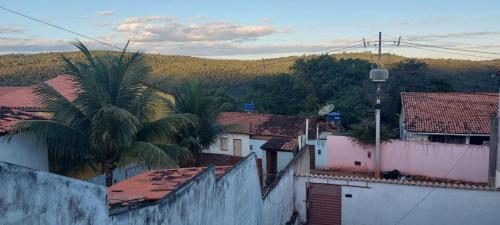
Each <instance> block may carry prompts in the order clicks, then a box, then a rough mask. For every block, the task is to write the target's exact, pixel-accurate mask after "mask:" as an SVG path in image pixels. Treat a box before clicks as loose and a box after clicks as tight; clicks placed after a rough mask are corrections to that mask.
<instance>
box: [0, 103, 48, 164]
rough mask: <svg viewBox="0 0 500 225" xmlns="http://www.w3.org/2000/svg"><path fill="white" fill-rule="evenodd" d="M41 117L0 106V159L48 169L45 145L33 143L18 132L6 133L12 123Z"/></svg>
mask: <svg viewBox="0 0 500 225" xmlns="http://www.w3.org/2000/svg"><path fill="white" fill-rule="evenodd" d="M43 119H45V118H43V117H40V116H38V115H35V114H34V113H30V112H24V111H21V110H18V109H10V108H0V161H3V162H8V163H12V164H17V165H21V166H25V167H29V168H32V169H36V170H43V171H48V170H49V161H48V152H47V147H46V146H45V145H43V144H40V143H34V142H33V141H31V140H29V139H27V138H26V137H24V136H22V135H19V134H16V135H13V136H10V135H8V133H9V131H10V130H11V129H12V128H13V127H14V125H15V124H17V123H18V122H20V121H24V120H43Z"/></svg>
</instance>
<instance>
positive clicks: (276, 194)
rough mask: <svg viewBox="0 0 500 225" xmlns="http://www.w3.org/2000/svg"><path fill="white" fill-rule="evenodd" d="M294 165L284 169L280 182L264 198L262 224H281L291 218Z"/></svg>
mask: <svg viewBox="0 0 500 225" xmlns="http://www.w3.org/2000/svg"><path fill="white" fill-rule="evenodd" d="M293 175H294V166H293V165H291V166H290V167H287V168H286V169H285V170H284V171H283V175H282V177H281V178H280V180H279V183H277V184H276V186H274V187H273V189H271V190H270V191H269V193H267V194H266V195H265V196H264V198H263V200H264V201H263V207H262V223H260V224H262V225H280V224H285V223H286V222H287V221H289V220H290V217H291V216H292V214H293V211H294V200H293V199H294V192H293V189H292V188H293V185H294V183H293V182H294V179H293Z"/></svg>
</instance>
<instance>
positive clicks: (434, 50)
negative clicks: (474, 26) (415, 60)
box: [402, 45, 497, 59]
mask: <svg viewBox="0 0 500 225" xmlns="http://www.w3.org/2000/svg"><path fill="white" fill-rule="evenodd" d="M402 46H403V47H408V48H416V49H421V50H426V51H433V52H440V53H447V54H455V55H462V56H469V57H480V58H486V59H497V58H495V57H490V56H481V55H471V54H464V53H458V52H450V51H442V50H436V49H432V48H429V47H427V48H423V47H417V46H412V45H402Z"/></svg>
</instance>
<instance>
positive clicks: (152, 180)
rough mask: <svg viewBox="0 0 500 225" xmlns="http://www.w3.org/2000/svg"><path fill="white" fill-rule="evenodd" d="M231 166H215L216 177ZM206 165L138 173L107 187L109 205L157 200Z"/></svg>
mask: <svg viewBox="0 0 500 225" xmlns="http://www.w3.org/2000/svg"><path fill="white" fill-rule="evenodd" d="M230 168H231V166H216V167H215V175H216V176H217V177H219V176H221V175H223V174H224V173H226V172H227V171H228V170H229V169H230ZM205 169H206V167H191V168H177V169H164V170H154V171H149V172H146V173H142V174H139V175H137V176H134V177H132V178H129V179H127V180H124V181H122V182H119V183H116V184H114V185H112V186H111V187H109V188H108V204H109V205H110V207H120V206H128V205H131V204H140V203H148V202H154V201H157V200H159V199H161V198H163V197H164V196H166V195H168V194H169V193H170V192H172V191H174V190H176V189H177V188H179V187H180V186H181V185H182V184H184V183H186V182H187V181H189V180H190V179H192V178H193V177H195V176H196V175H197V174H199V173H200V172H202V171H203V170H205Z"/></svg>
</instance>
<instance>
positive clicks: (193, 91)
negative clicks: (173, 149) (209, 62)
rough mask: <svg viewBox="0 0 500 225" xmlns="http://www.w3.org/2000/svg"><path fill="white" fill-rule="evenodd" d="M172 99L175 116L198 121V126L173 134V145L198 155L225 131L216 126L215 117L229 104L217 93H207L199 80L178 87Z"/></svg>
mask: <svg viewBox="0 0 500 225" xmlns="http://www.w3.org/2000/svg"><path fill="white" fill-rule="evenodd" d="M175 98H176V101H175V106H176V107H175V108H176V112H178V113H188V114H192V115H195V116H196V117H197V119H198V126H188V127H186V128H185V129H183V130H182V131H181V132H179V133H177V135H176V139H177V142H178V143H179V144H180V145H181V146H185V147H187V148H189V149H190V150H191V152H192V153H193V154H199V153H201V151H202V150H203V149H206V148H208V147H209V146H210V144H212V143H214V142H215V141H216V140H217V138H218V137H220V135H221V134H223V133H224V132H225V127H224V126H222V125H219V124H217V116H218V114H219V113H220V112H221V111H224V110H228V109H230V108H232V106H231V104H230V103H228V102H229V101H230V100H229V99H227V97H226V96H224V95H223V94H222V93H221V92H220V91H219V90H217V89H211V90H208V89H207V88H206V87H205V86H204V85H203V84H202V82H201V81H199V80H191V81H185V82H184V83H182V85H181V87H180V88H178V89H176V91H175Z"/></svg>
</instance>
